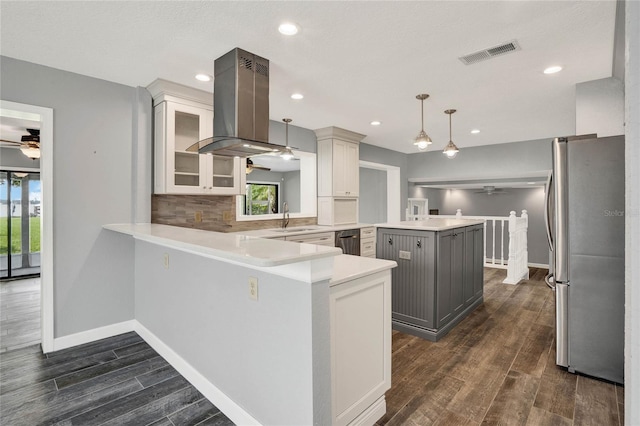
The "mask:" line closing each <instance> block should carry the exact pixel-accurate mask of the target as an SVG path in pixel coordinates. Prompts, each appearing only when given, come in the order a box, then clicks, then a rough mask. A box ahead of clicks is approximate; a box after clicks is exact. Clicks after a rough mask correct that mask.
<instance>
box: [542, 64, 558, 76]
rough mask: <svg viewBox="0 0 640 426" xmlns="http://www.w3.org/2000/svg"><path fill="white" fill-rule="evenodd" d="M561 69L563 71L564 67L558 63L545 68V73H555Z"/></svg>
mask: <svg viewBox="0 0 640 426" xmlns="http://www.w3.org/2000/svg"><path fill="white" fill-rule="evenodd" d="M560 71H562V67H561V66H558V65H555V66H553V67H549V68H547V69H545V70H544V73H545V74H555V73H557V72H560Z"/></svg>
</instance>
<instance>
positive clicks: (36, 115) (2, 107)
mask: <svg viewBox="0 0 640 426" xmlns="http://www.w3.org/2000/svg"><path fill="white" fill-rule="evenodd" d="M9 120H14V121H16V120H17V121H25V120H26V121H31V122H37V123H39V128H40V148H39V149H40V170H39V174H38V171H37V170H28V169H26V170H25V169H16V168H14V167H4V168H3V170H5V172H6V173H7V176H6V182H7V191H8V192H9V195H11V189H10V185H12V183H11V182H12V180H13V181H15V182H16V185H17V186H16V187H19V188H20V196H19V199H20V203H19V206H20V237H19V238H20V240H19V241H20V243H19V247H20V249H19V255H18V256H17V258H16V261H15V262H16V264H20V265H25V259H26V265H27V266H30V265H36V264H37V263H39V268H40V280H39V281H40V282H39V283H37V282H36V284H35V286H36V287H38V288H39V290H40V299H41V303H40V308H39V315H38V316H39V317H40V324H41V331H40V333H39V334H40V336H41V345H42V351H43V352H44V353H47V352H51V351H53V347H54V334H53V333H54V331H53V330H54V317H53V285H54V284H53V282H54V279H53V110H52V109H51V108H45V107H39V106H34V105H28V104H21V103H17V102H10V101H4V100H0V122H2V123H4V122H6V121H9ZM3 134H4V130H3ZM15 151H18V150H15ZM18 152H19V151H18ZM16 172H17V173H21V174H23V173H27V174H26V175H17V174H16ZM32 173H35V174H38V176H37V177H38V178H39V179H38V180H37V181H38V182H39V183H38V184H35V183H34V184H33V186H32V184H31V183H30V182H31V181H33V182H36V179H35V178H36V176H35V175H34V176H31V174H32ZM32 178H33V179H32ZM36 186H39V190H40V197H39V208H38V209H36V204H38V202H37V201H36V196H35V195H30V194H29V193H30V191H31V189H32V188H33V190H34V192H35V190H36ZM23 189H24V190H25V193H24V194H25V195H23V192H22V191H23ZM15 199H16V198H14V200H15ZM30 199H32V200H33V206H32V205H31V202H30V201H29V200H30ZM24 203H26V207H24V210H23V205H25V204H24ZM7 208H8V209H9V208H10V207H9V204H7ZM11 209H13V206H11ZM12 214H13V215H17V214H18V204H16V210H15V211H13V212H11V210H8V211H7V216H9V215H12ZM31 214H33V215H34V216H33V217H35V215H36V214H39V216H38V219H31V217H32V216H31ZM23 217H28V218H29V219H27V220H25V221H24V222H22V218H23ZM31 222H33V225H32V224H31ZM36 223H37V225H39V228H40V233H39V234H40V235H39V244H40V247H39V253H38V254H37V255H36V254H35V253H36V251H35V249H36V247H37V245H36V243H35V241H34V242H33V243H32V242H31V238H32V237H35V236H36V235H37V230H35V229H34V228H33V227H36V226H37V225H36ZM25 227H26V228H25ZM14 228H15V227H14ZM27 229H29V233H28V234H26V230H27ZM23 230H24V231H25V234H26V235H27V238H28V239H29V243H28V247H29V249H28V250H24V249H23V247H26V246H27V242H26V240H25V241H23V239H22V238H23V234H22V231H23ZM16 238H17V237H16ZM12 250H13V249H12ZM15 250H16V251H17V250H18V249H17V247H16V249H15ZM8 252H9V248H7V256H8V254H9V253H8ZM12 254H13V253H12ZM11 260H13V257H12V259H11ZM8 262H9V259H7V263H8ZM7 266H8V265H7ZM22 269H25V271H27V272H28V271H29V269H30V268H29V267H27V268H22ZM12 273H18V271H15V272H13V271H12ZM7 274H9V268H7ZM3 280H4V278H3ZM25 281H26V280H25Z"/></svg>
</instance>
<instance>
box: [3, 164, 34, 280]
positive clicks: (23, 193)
mask: <svg viewBox="0 0 640 426" xmlns="http://www.w3.org/2000/svg"><path fill="white" fill-rule="evenodd" d="M40 203H41V195H40V174H39V173H32V172H16V171H0V278H2V279H8V278H16V277H23V276H27V275H36V274H39V273H40Z"/></svg>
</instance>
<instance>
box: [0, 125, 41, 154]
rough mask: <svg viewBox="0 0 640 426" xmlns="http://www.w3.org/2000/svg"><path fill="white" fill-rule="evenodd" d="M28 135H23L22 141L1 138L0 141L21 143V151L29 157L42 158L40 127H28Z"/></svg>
mask: <svg viewBox="0 0 640 426" xmlns="http://www.w3.org/2000/svg"><path fill="white" fill-rule="evenodd" d="M27 132H29V134H28V135H23V136H22V137H21V138H20V142H16V141H9V140H6V139H0V142H4V143H10V144H15V145H20V151H22V153H23V154H24V155H26V156H27V157H29V158H31V159H32V160H35V159H36V158H40V129H27Z"/></svg>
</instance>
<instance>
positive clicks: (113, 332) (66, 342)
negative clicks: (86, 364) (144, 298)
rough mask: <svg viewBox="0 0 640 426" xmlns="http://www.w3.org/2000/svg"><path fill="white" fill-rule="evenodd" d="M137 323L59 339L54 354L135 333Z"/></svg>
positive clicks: (123, 324) (103, 328)
mask: <svg viewBox="0 0 640 426" xmlns="http://www.w3.org/2000/svg"><path fill="white" fill-rule="evenodd" d="M136 323H137V321H136V320H129V321H123V322H119V323H117V324H111V325H106V326H104V327H98V328H94V329H91V330H87V331H81V332H80V333H75V334H70V335H68V336H63V337H57V338H55V339H53V352H55V351H59V350H61V349H67V348H71V347H73V346H78V345H83V344H85V343H90V342H94V341H96V340H100V339H106V338H107V337H113V336H117V335H118V334H123V333H128V332H130V331H134V328H135V324H136Z"/></svg>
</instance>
